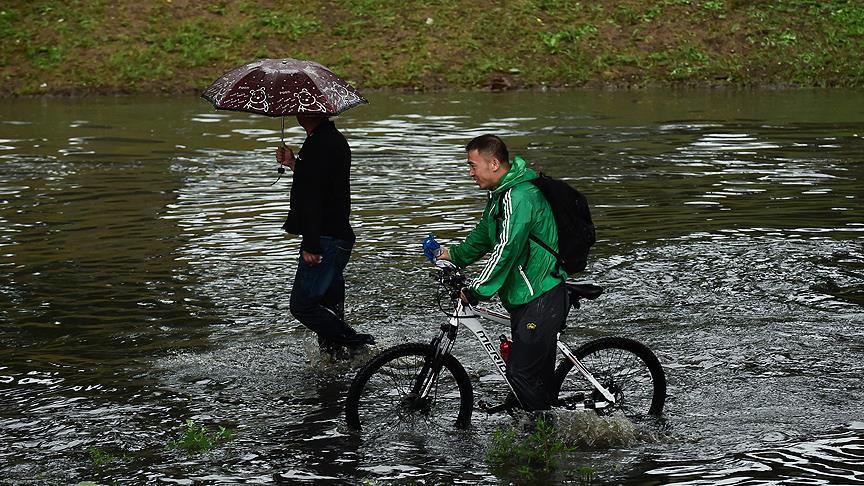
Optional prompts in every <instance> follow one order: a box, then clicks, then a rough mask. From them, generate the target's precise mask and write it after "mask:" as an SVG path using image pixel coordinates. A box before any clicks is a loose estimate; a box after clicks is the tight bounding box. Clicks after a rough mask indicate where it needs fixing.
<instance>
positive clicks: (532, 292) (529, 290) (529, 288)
mask: <svg viewBox="0 0 864 486" xmlns="http://www.w3.org/2000/svg"><path fill="white" fill-rule="evenodd" d="M519 275H522V280H524V281H525V285H527V286H528V292H531V295H532V296H533V295H534V287H532V286H531V282H529V281H528V277H527V276H526V275H525V272H524V271H523V270H522V265H519Z"/></svg>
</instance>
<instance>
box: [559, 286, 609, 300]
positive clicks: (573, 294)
mask: <svg viewBox="0 0 864 486" xmlns="http://www.w3.org/2000/svg"><path fill="white" fill-rule="evenodd" d="M564 285H566V286H567V292H569V293H570V300H578V299H581V298H585V299H588V300H594V299H596V298H597V297H600V294H602V293H603V287H601V286H599V285H594V284H577V283H570V282H565V283H564Z"/></svg>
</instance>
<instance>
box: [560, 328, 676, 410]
mask: <svg viewBox="0 0 864 486" xmlns="http://www.w3.org/2000/svg"><path fill="white" fill-rule="evenodd" d="M575 354H576V358H577V359H579V361H580V362H581V363H582V364H583V365H584V366H585V368H587V369H588V371H589V372H590V373H591V375H593V376H594V378H596V379H597V381H598V382H600V384H601V385H603V386H604V387H605V388H606V389H607V390H609V391H610V392H612V394H613V395H614V396H615V404H614V405H612V406H610V407H606V408H602V409H597V413H598V414H604V413H611V412H613V411H616V410H620V411H621V412H622V413H623V414H624V415H625V416H627V417H628V418H631V419H634V418H639V417H640V416H643V415H645V414H649V415H660V414H661V413H662V412H663V405H664V403H665V402H666V375H665V374H664V373H663V367H662V366H661V365H660V361H659V360H658V359H657V356H655V355H654V353H652V352H651V350H650V349H648V348H647V347H646V346H645V345H643V344H641V343H639V342H638V341H634V340H632V339H628V338H622V337H605V338H600V339H595V340H593V341H589V342H587V343H585V344H583V345H582V346H580V347H579V349H577V350H576V352H575ZM555 378H556V380H557V384H558V390H559V391H558V402H559V403H558V404H559V405H561V406H564V407H565V408H591V406H590V404H591V403H592V402H605V399H604V398H603V395H602V394H600V392H599V391H597V390H596V389H595V388H594V387H593V386H592V385H591V383H590V382H589V381H588V380H587V379H586V378H585V377H584V376H583V375H582V373H580V372H579V371H578V370H575V369H574V365H573V362H571V361H570V360H569V359H566V358H565V359H564V360H562V361H561V363H559V364H558V368H557V369H556V370H555ZM586 405H587V406H586Z"/></svg>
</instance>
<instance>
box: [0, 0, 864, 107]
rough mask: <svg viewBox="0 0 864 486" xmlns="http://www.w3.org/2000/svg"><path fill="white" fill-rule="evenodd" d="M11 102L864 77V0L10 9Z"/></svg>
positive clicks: (6, 62)
mask: <svg viewBox="0 0 864 486" xmlns="http://www.w3.org/2000/svg"><path fill="white" fill-rule="evenodd" d="M0 36H2V39H3V42H2V44H0V76H2V79H3V82H4V84H5V86H6V89H5V90H4V93H5V94H6V95H18V94H40V93H51V94H64V93H74V94H86V93H117V92H119V93H148V92H169V93H174V92H192V91H200V90H202V89H203V88H204V87H206V86H207V85H208V84H209V83H210V82H211V81H212V80H214V79H215V78H216V77H218V76H219V75H220V74H222V73H223V72H225V71H226V70H228V69H229V68H232V67H234V66H236V65H239V64H243V63H246V62H249V61H252V60H254V59H256V58H259V57H277V58H281V57H297V58H310V59H315V60H317V61H319V62H321V63H322V64H325V65H327V66H329V67H331V68H332V69H333V70H334V71H336V72H337V73H339V74H341V75H343V76H345V77H346V78H348V79H350V80H352V81H353V82H355V83H357V84H358V85H359V86H360V87H361V88H362V89H375V88H408V89H442V88H457V89H511V88H512V89H516V88H536V87H541V86H549V87H579V86H612V87H642V86H653V85H661V86H667V85H696V86H705V85H711V86H714V85H727V86H778V85H780V86H864V54H862V53H864V3H862V2H861V1H860V0H750V1H747V0H618V1H612V0H592V1H583V2H575V1H564V0H508V1H499V2H485V1H483V2H481V1H453V0H424V1H415V0H404V1H400V2H394V1H389V0H387V1H385V0H339V1H336V0H331V1H313V0H295V1H291V2H276V1H266V0H256V1H252V0H247V1H242V0H241V1H220V2H194V1H184V0H159V1H155V0H154V1H146V2H139V1H133V0H118V1H111V2H109V1H101V0H93V1H69V2H49V1H38V0H37V1H31V2H23V1H19V2H15V1H13V2H4V4H3V6H2V7H0Z"/></svg>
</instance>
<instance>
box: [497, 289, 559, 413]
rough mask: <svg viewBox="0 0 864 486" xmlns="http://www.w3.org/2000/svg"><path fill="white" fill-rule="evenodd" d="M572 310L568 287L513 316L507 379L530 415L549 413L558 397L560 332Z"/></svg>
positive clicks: (551, 293)
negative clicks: (556, 366)
mask: <svg viewBox="0 0 864 486" xmlns="http://www.w3.org/2000/svg"><path fill="white" fill-rule="evenodd" d="M569 310H570V304H569V298H568V295H567V290H566V287H565V286H564V284H563V283H562V284H561V285H558V286H557V287H555V288H553V289H552V290H550V291H548V292H546V293H545V294H543V295H541V296H540V297H537V298H536V299H534V300H532V301H531V302H528V303H527V304H525V305H521V306H519V307H517V308H516V309H514V310H513V311H512V312H510V331H511V332H512V334H513V346H512V347H511V348H510V358H509V359H508V360H507V376H508V378H509V379H510V382H511V383H512V384H513V389H514V391H515V392H516V396H517V397H518V398H519V402H520V403H521V404H522V406H523V408H524V409H525V410H527V411H534V410H548V409H549V408H550V406H551V404H552V403H553V402H554V400H555V399H556V397H555V356H556V351H557V349H558V347H557V341H558V332H559V331H560V330H561V329H563V328H564V324H565V323H566V320H567V313H568V311H569Z"/></svg>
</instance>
